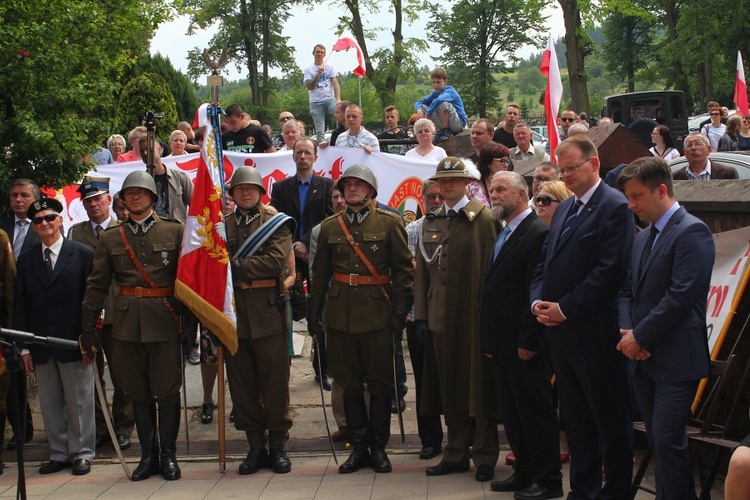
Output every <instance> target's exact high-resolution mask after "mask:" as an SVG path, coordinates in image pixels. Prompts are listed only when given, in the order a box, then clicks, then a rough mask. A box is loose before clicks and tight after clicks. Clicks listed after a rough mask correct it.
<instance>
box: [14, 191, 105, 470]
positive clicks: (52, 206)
mask: <svg viewBox="0 0 750 500" xmlns="http://www.w3.org/2000/svg"><path fill="white" fill-rule="evenodd" d="M62 211H63V207H62V204H60V202H59V201H57V200H56V199H54V198H41V199H39V200H37V201H35V202H34V203H32V204H31V206H30V207H29V211H28V216H29V218H30V219H31V221H32V228H33V230H34V232H35V233H36V234H37V235H38V236H39V239H40V240H41V244H37V246H36V248H32V249H30V250H29V251H28V252H26V253H25V254H23V255H22V256H21V257H20V258H19V259H18V275H17V278H16V289H15V298H14V301H15V304H14V312H13V318H14V326H15V328H17V329H19V330H22V331H26V332H31V333H34V334H36V335H41V336H45V337H55V338H60V339H65V340H70V341H76V340H78V337H79V335H81V309H80V304H81V302H83V297H84V293H85V291H86V278H88V276H89V273H90V272H91V260H92V258H93V256H94V251H93V250H91V249H90V248H88V247H86V246H85V245H83V244H81V243H78V242H75V241H72V240H69V239H67V238H63V236H62V234H61V232H60V227H61V226H62V223H63V220H62V216H61V215H60V214H61V213H62ZM100 311H101V308H99V310H98V311H97V314H96V317H97V318H98V317H99V314H98V312H100ZM94 335H96V334H94ZM29 350H30V351H31V360H27V359H24V361H25V364H26V367H27V369H28V370H29V371H33V372H35V373H36V378H37V381H38V383H39V404H40V405H41V407H42V419H43V420H44V430H45V432H46V434H47V441H48V442H49V446H50V461H49V462H47V463H44V464H42V466H41V467H40V468H39V473H40V474H53V473H55V472H59V471H61V470H64V469H70V468H72V469H73V475H76V476H82V475H84V474H88V473H89V472H91V461H92V460H93V459H94V443H95V441H96V426H95V422H94V371H93V367H91V366H88V365H89V363H88V358H82V356H81V351H79V350H77V349H76V350H69V349H60V348H54V347H48V346H46V345H40V344H32V345H30V346H29Z"/></svg>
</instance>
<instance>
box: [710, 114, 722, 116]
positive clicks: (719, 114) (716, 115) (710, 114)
mask: <svg viewBox="0 0 750 500" xmlns="http://www.w3.org/2000/svg"><path fill="white" fill-rule="evenodd" d="M710 115H711V116H721V113H710Z"/></svg>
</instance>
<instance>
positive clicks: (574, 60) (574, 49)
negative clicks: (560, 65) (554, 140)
mask: <svg viewBox="0 0 750 500" xmlns="http://www.w3.org/2000/svg"><path fill="white" fill-rule="evenodd" d="M558 2H559V3H560V6H561V7H562V11H563V20H564V22H565V49H566V60H567V66H568V80H569V82H570V97H571V100H572V101H573V109H574V110H575V111H576V112H578V113H581V112H585V113H587V114H589V92H588V85H587V79H586V61H585V59H586V54H585V51H586V48H585V47H584V46H583V44H582V43H581V36H580V35H579V30H582V29H583V28H582V27H581V12H580V10H579V9H578V1H577V0H558Z"/></svg>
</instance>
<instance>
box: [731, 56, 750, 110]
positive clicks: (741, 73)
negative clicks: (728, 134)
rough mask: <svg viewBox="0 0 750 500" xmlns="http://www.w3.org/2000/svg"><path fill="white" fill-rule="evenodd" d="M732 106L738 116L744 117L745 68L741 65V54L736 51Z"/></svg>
mask: <svg viewBox="0 0 750 500" xmlns="http://www.w3.org/2000/svg"><path fill="white" fill-rule="evenodd" d="M734 104H735V106H737V112H738V113H740V115H746V114H747V112H748V110H747V85H746V84H745V66H744V65H743V64H742V54H741V53H740V51H739V50H738V51H737V81H736V83H735V84H734Z"/></svg>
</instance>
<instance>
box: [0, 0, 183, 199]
mask: <svg viewBox="0 0 750 500" xmlns="http://www.w3.org/2000/svg"><path fill="white" fill-rule="evenodd" d="M169 14H170V10H169V3H167V0H155V1H153V2H148V3H146V4H144V3H142V2H135V1H131V0H122V1H120V2H117V3H108V2H99V1H91V0H78V1H73V0H45V1H43V2H42V3H38V2H37V3H30V2H25V1H22V0H3V1H2V2H0V32H2V36H1V37H0V89H2V95H0V117H2V119H0V188H2V187H7V185H8V182H9V181H10V180H11V179H13V178H16V177H29V178H31V179H33V180H35V181H36V182H37V183H39V184H40V185H43V186H44V185H47V186H60V185H64V184H66V183H69V182H72V181H76V180H79V179H80V176H81V175H82V173H83V172H85V171H86V170H88V169H89V168H90V165H89V164H87V163H86V162H84V161H82V159H83V158H85V157H86V156H87V155H89V154H90V153H91V152H92V151H95V150H96V149H97V148H98V147H99V146H100V145H101V143H102V141H103V140H104V139H106V137H107V136H108V135H109V132H110V130H111V125H112V123H111V117H112V116H113V114H114V113H113V104H114V102H115V95H116V93H117V91H118V85H117V82H118V80H119V77H120V75H121V74H122V70H123V68H124V67H125V66H127V65H128V64H129V63H130V62H131V61H133V60H134V59H135V58H136V57H137V55H138V54H141V53H143V52H146V51H147V50H148V41H149V39H150V37H151V35H152V32H153V29H154V27H155V26H157V25H158V23H159V22H161V21H162V20H164V19H165V18H167V17H168V16H169ZM1 190H2V189H0V191H1ZM3 201H4V200H3Z"/></svg>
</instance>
